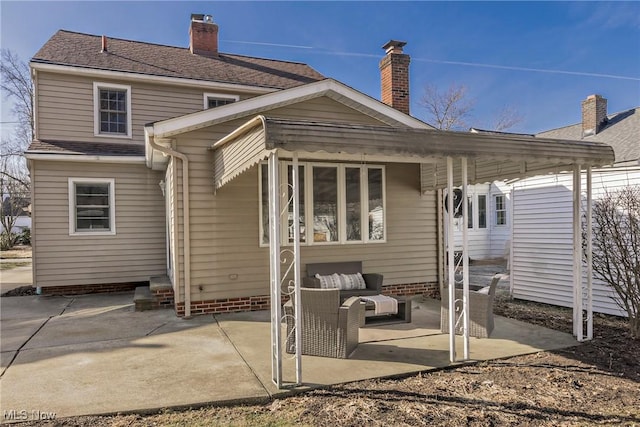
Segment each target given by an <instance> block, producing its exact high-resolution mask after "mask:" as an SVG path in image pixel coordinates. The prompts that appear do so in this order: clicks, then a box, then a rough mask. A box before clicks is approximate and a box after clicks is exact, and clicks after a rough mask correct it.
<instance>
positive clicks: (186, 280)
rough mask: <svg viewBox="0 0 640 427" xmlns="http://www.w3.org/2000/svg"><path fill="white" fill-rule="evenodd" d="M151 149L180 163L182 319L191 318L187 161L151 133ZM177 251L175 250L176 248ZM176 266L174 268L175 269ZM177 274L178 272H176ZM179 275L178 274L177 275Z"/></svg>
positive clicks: (149, 139) (182, 155)
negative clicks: (182, 262)
mask: <svg viewBox="0 0 640 427" xmlns="http://www.w3.org/2000/svg"><path fill="white" fill-rule="evenodd" d="M147 135H148V137H149V138H148V141H149V145H150V146H151V148H153V149H154V150H158V151H160V152H161V153H164V154H166V155H168V156H172V157H177V158H178V159H180V160H181V161H182V216H183V218H184V220H183V227H184V230H183V233H184V234H183V236H182V239H183V245H184V318H185V319H188V318H190V317H191V239H190V237H189V233H190V230H189V218H190V215H189V159H188V158H187V156H186V155H185V154H183V153H180V152H178V151H175V150H173V149H171V148H169V147H163V146H160V145H158V144H157V143H156V142H155V137H154V135H153V133H152V132H147ZM176 249H177V248H176ZM175 267H176V266H174V268H175ZM178 272H179V270H178ZM178 274H180V273H178Z"/></svg>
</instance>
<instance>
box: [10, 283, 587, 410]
mask: <svg viewBox="0 0 640 427" xmlns="http://www.w3.org/2000/svg"><path fill="white" fill-rule="evenodd" d="M131 298H132V294H131V293H121V294H111V295H84V296H78V297H72V298H65V297H41V296H26V297H13V298H2V299H1V301H0V302H1V303H2V312H1V315H2V319H1V322H0V326H1V328H2V335H1V338H2V368H3V374H2V379H1V380H0V386H1V389H2V390H1V391H2V402H1V409H2V410H5V411H7V410H12V409H14V410H21V409H26V410H40V411H47V412H55V413H56V415H57V417H67V416H75V415H89V414H110V413H117V412H146V411H154V410H158V409H160V408H176V407H187V406H201V405H207V404H224V403H229V402H237V401H243V402H244V401H264V400H266V399H270V398H274V397H282V396H285V395H287V394H288V393H290V392H291V391H290V390H286V389H285V390H279V389H278V388H277V387H276V385H275V384H274V383H273V382H272V381H271V358H270V328H271V325H270V314H269V312H268V311H256V312H246V313H234V314H222V315H215V316H197V317H194V318H192V319H189V320H184V319H180V318H178V317H176V316H175V313H174V312H173V311H172V310H156V311H146V312H135V311H134V307H133V303H132V302H131ZM412 303H413V316H412V322H411V323H409V324H406V323H405V324H395V325H387V326H377V327H367V328H361V329H360V345H359V347H358V349H357V350H356V351H355V352H354V353H353V355H352V357H351V358H349V359H330V358H321V357H312V356H303V357H302V363H303V366H304V371H303V376H302V380H303V385H302V386H301V387H299V388H297V389H296V390H304V389H308V388H311V387H321V386H329V385H333V384H339V383H345V382H350V381H356V380H362V379H368V378H379V377H393V376H402V375H408V374H411V373H414V372H420V371H429V370H432V369H438V368H444V367H447V366H452V364H451V363H450V362H449V341H448V340H449V336H448V335H447V334H442V333H440V302H439V301H437V300H430V299H422V298H421V297H416V298H414V300H413V301H412ZM283 329H284V328H283ZM471 341H472V347H471V358H472V359H474V360H488V359H496V358H504V357H510V356H515V355H520V354H527V353H535V352H538V351H542V350H552V349H559V348H566V347H570V346H575V345H576V344H578V343H577V341H576V340H575V339H574V338H573V337H572V336H571V335H570V334H565V333H561V332H557V331H553V330H550V329H546V328H542V327H539V326H533V325H530V324H527V323H523V322H519V321H516V320H511V319H507V318H503V317H499V316H497V317H496V328H495V330H494V333H493V335H492V337H491V338H489V339H475V338H471ZM456 342H457V344H458V345H459V346H460V347H461V346H462V338H461V337H457V338H456ZM283 380H284V384H285V385H287V384H290V383H292V382H295V359H294V358H293V357H287V356H285V357H284V358H283ZM25 402H27V403H25Z"/></svg>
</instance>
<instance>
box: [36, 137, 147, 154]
mask: <svg viewBox="0 0 640 427" xmlns="http://www.w3.org/2000/svg"><path fill="white" fill-rule="evenodd" d="M27 154H76V155H94V156H118V157H119V156H124V157H130V156H134V157H144V145H142V144H122V143H117V142H91V143H88V142H84V141H54V140H38V139H36V140H34V141H33V142H32V143H31V145H30V146H29V150H28V151H27Z"/></svg>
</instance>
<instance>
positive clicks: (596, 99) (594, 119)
mask: <svg viewBox="0 0 640 427" xmlns="http://www.w3.org/2000/svg"><path fill="white" fill-rule="evenodd" d="M606 123H607V100H606V99H604V98H603V97H602V96H600V95H590V96H588V97H587V99H585V100H584V101H582V136H583V137H585V136H590V135H595V134H597V133H598V132H600V130H601V129H602V128H603V127H604V125H605V124H606Z"/></svg>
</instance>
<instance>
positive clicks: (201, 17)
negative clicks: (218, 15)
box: [191, 13, 213, 24]
mask: <svg viewBox="0 0 640 427" xmlns="http://www.w3.org/2000/svg"><path fill="white" fill-rule="evenodd" d="M191 21H192V22H193V21H199V22H206V23H207V24H213V15H205V14H202V13H192V14H191Z"/></svg>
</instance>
